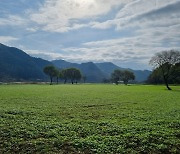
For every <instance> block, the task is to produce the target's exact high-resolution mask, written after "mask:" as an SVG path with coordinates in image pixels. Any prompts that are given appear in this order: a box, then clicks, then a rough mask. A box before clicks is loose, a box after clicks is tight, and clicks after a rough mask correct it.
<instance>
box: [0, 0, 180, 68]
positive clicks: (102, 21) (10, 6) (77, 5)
mask: <svg viewBox="0 0 180 154" xmlns="http://www.w3.org/2000/svg"><path fill="white" fill-rule="evenodd" d="M0 43H3V44H5V45H9V46H14V47H17V48H20V49H22V50H24V51H25V52H26V53H28V54H30V55H32V56H34V57H40V58H44V59H46V60H55V59H63V60H67V61H70V62H77V63H82V62H89V61H92V62H113V63H114V64H116V65H118V66H120V67H124V68H132V69H138V70H144V69H151V66H149V60H150V58H151V57H152V56H153V55H154V54H155V53H157V52H160V51H164V50H171V49H175V50H180V0H0Z"/></svg>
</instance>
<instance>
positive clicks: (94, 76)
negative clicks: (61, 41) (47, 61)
mask: <svg viewBox="0 0 180 154" xmlns="http://www.w3.org/2000/svg"><path fill="white" fill-rule="evenodd" d="M52 63H53V64H54V65H55V66H56V67H58V68H60V69H64V68H69V67H76V68H78V69H80V71H81V72H82V74H83V75H84V76H86V77H87V82H92V83H93V82H94V83H95V82H102V81H103V79H104V78H107V76H106V75H105V74H104V72H102V70H100V69H99V68H98V67H97V66H96V64H94V63H92V62H88V63H82V64H77V63H70V62H67V61H64V60H54V61H52Z"/></svg>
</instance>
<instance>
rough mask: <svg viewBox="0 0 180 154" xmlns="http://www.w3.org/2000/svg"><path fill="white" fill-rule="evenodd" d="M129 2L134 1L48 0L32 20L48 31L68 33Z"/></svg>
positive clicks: (32, 16)
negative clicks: (84, 22) (83, 21)
mask: <svg viewBox="0 0 180 154" xmlns="http://www.w3.org/2000/svg"><path fill="white" fill-rule="evenodd" d="M129 1H132V0H126V1H125V0H121V1H117V0H111V1H109V0H46V2H45V4H44V5H43V6H42V7H41V8H40V9H39V11H38V12H37V13H32V14H31V19H32V21H35V22H36V23H38V24H40V25H42V26H43V29H44V30H46V31H52V32H66V31H69V30H71V29H77V28H81V27H84V26H86V25H84V24H82V22H81V20H83V19H85V20H87V19H89V20H92V21H93V20H95V19H96V18H98V17H99V16H101V15H105V14H107V13H108V12H109V11H111V10H112V9H113V8H114V7H117V6H120V5H123V4H124V3H127V2H129Z"/></svg>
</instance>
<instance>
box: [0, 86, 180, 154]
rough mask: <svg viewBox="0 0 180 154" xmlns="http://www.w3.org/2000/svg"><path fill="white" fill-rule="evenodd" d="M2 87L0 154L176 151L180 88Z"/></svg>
mask: <svg viewBox="0 0 180 154" xmlns="http://www.w3.org/2000/svg"><path fill="white" fill-rule="evenodd" d="M172 89H173V91H167V90H166V89H165V87H164V86H140V85H139V86H135V85H134V86H123V85H122V86H115V85H53V86H50V85H1V86H0V153H48V152H49V153H180V87H179V86H177V87H172Z"/></svg>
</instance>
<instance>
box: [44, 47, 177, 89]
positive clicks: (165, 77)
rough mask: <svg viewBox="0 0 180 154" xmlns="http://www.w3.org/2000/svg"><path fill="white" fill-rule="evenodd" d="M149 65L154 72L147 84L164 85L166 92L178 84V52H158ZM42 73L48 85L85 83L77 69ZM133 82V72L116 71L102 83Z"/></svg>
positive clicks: (47, 69) (50, 69)
mask: <svg viewBox="0 0 180 154" xmlns="http://www.w3.org/2000/svg"><path fill="white" fill-rule="evenodd" d="M149 64H150V65H152V66H153V67H154V70H153V71H152V73H151V74H150V76H149V77H148V79H147V83H149V84H162V83H164V84H165V86H166V87H167V89H168V90H171V88H170V87H169V84H180V51H177V50H169V51H162V52H159V53H157V54H155V55H154V56H153V57H152V58H151V60H150V62H149ZM44 73H45V74H47V75H48V76H49V77H50V84H52V82H53V78H56V80H57V83H58V80H59V79H63V80H64V83H66V82H67V81H68V80H70V81H71V83H72V84H74V83H77V82H78V81H80V80H81V79H83V80H84V82H85V81H86V79H87V78H86V76H83V75H82V73H81V72H80V70H79V69H77V68H68V69H63V70H58V69H57V68H56V67H54V66H46V67H45V68H44ZM133 80H135V75H134V73H133V72H130V71H128V70H118V69H117V70H114V72H113V73H112V74H111V78H110V79H106V80H104V82H106V83H115V84H117V85H118V84H119V83H121V82H123V83H124V84H125V85H127V84H128V83H129V81H133Z"/></svg>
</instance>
